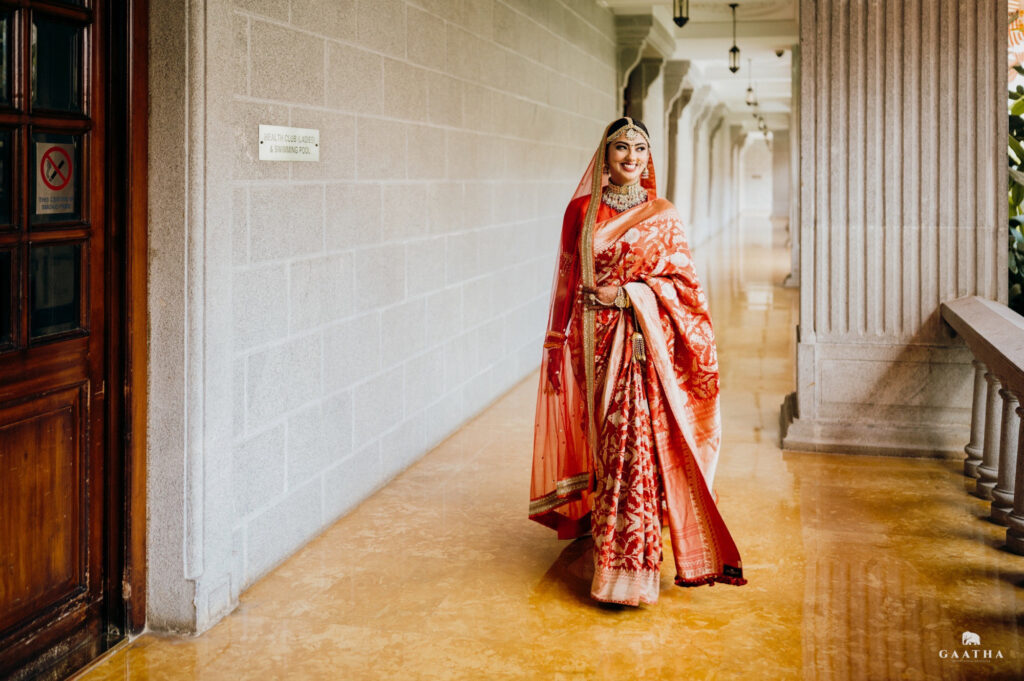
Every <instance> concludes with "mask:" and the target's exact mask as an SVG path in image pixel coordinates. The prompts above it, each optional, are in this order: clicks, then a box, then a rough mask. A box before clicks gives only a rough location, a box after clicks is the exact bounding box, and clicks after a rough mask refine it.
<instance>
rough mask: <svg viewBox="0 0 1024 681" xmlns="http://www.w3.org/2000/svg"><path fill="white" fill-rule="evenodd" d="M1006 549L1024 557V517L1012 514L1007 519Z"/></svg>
mask: <svg viewBox="0 0 1024 681" xmlns="http://www.w3.org/2000/svg"><path fill="white" fill-rule="evenodd" d="M1006 525H1007V530H1006V548H1008V549H1010V550H1011V551H1013V552H1014V553H1016V554H1019V555H1022V556H1024V517H1021V516H1019V515H1017V514H1015V513H1011V514H1010V515H1008V516H1007V517H1006Z"/></svg>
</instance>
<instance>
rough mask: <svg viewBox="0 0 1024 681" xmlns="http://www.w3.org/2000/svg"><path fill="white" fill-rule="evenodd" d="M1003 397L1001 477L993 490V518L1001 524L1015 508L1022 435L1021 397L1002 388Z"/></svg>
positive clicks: (1000, 437)
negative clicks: (1019, 445) (1020, 438)
mask: <svg viewBox="0 0 1024 681" xmlns="http://www.w3.org/2000/svg"><path fill="white" fill-rule="evenodd" d="M999 396H1000V397H1002V398H1003V424H1002V426H1001V427H1000V430H999V477H998V479H997V480H996V486H995V489H993V490H992V512H991V515H990V517H991V519H992V521H993V522H997V523H999V524H1000V525H1005V524H1006V517H1007V516H1008V515H1010V511H1012V510H1013V490H1014V483H1015V480H1014V478H1015V477H1016V475H1017V447H1018V443H1019V436H1020V416H1018V411H1019V410H1020V399H1019V398H1018V396H1017V395H1016V394H1014V393H1013V392H1011V391H1009V390H1005V389H1004V390H1000V391H999Z"/></svg>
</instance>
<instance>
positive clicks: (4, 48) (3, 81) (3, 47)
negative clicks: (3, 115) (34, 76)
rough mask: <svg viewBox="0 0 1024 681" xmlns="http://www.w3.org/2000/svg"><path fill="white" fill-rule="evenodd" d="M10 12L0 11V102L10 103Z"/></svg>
mask: <svg viewBox="0 0 1024 681" xmlns="http://www.w3.org/2000/svg"><path fill="white" fill-rule="evenodd" d="M10 51H11V13H10V12H3V13H0V103H2V104H10V103H11V90H10V85H9V83H10V73H9V71H8V69H9V68H10V65H11V52H10Z"/></svg>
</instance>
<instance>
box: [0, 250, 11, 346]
mask: <svg viewBox="0 0 1024 681" xmlns="http://www.w3.org/2000/svg"><path fill="white" fill-rule="evenodd" d="M11 275H12V273H11V252H10V251H0V346H2V345H10V344H11V343H12V342H13V340H14V335H13V334H14V323H13V321H12V318H11V300H12V298H11V283H12V281H13V277H12V276H11Z"/></svg>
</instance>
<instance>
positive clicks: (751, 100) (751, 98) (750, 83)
mask: <svg viewBox="0 0 1024 681" xmlns="http://www.w3.org/2000/svg"><path fill="white" fill-rule="evenodd" d="M747 77H748V80H747V106H757V95H756V94H754V68H753V66H752V65H751V60H749V59H748V60H747Z"/></svg>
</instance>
